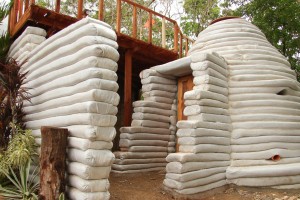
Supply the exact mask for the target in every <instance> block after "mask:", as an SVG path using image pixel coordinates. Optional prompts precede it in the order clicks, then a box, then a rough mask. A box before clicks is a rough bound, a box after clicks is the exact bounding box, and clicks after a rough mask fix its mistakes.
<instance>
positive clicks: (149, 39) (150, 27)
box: [148, 12, 152, 44]
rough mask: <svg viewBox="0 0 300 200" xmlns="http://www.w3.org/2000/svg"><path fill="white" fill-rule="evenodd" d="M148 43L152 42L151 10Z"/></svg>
mask: <svg viewBox="0 0 300 200" xmlns="http://www.w3.org/2000/svg"><path fill="white" fill-rule="evenodd" d="M148 33H149V34H148V43H150V44H151V43H152V13H151V12H149V32H148Z"/></svg>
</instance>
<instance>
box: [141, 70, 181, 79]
mask: <svg viewBox="0 0 300 200" xmlns="http://www.w3.org/2000/svg"><path fill="white" fill-rule="evenodd" d="M139 76H140V78H141V79H144V78H148V77H149V76H159V77H163V78H167V79H171V80H172V79H173V80H174V79H176V77H175V76H172V75H166V74H161V73H159V72H157V71H156V70H155V69H154V68H149V69H145V70H143V71H141V72H140V74H139Z"/></svg>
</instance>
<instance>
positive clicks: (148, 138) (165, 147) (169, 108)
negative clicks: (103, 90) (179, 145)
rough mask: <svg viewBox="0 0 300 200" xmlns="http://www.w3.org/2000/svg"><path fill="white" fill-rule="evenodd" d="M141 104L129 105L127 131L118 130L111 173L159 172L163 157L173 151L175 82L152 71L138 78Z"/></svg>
mask: <svg viewBox="0 0 300 200" xmlns="http://www.w3.org/2000/svg"><path fill="white" fill-rule="evenodd" d="M140 77H141V82H142V85H143V86H142V92H143V94H142V96H143V97H144V100H141V101H135V102H133V107H134V113H133V114H132V123H131V126H130V127H122V128H121V129H120V131H121V134H120V142H119V146H120V149H121V151H119V152H114V154H115V156H116V160H115V162H114V164H113V166H112V168H113V172H117V173H134V172H141V171H153V170H162V169H165V166H166V160H165V158H166V156H167V155H168V153H170V152H174V151H175V131H176V126H175V124H176V121H177V120H176V100H174V99H175V96H176V92H177V86H176V80H175V77H169V76H164V75H162V74H160V73H158V72H156V71H155V70H153V69H148V70H145V71H143V72H142V73H141V74H140Z"/></svg>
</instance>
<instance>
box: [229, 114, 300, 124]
mask: <svg viewBox="0 0 300 200" xmlns="http://www.w3.org/2000/svg"><path fill="white" fill-rule="evenodd" d="M231 119H232V121H233V122H246V121H282V122H285V121H286V122H300V116H292V115H284V114H281V113H280V114H269V113H264V114H259V113H257V114H255V115H253V114H238V115H231Z"/></svg>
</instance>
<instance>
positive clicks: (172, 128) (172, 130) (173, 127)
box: [169, 124, 177, 135]
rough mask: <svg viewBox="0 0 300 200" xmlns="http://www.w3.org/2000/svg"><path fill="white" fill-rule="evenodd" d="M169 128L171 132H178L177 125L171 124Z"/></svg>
mask: <svg viewBox="0 0 300 200" xmlns="http://www.w3.org/2000/svg"><path fill="white" fill-rule="evenodd" d="M169 129H170V130H171V134H172V135H174V134H175V133H176V130H177V127H176V126H175V125H172V124H171V125H170V127H169Z"/></svg>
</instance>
